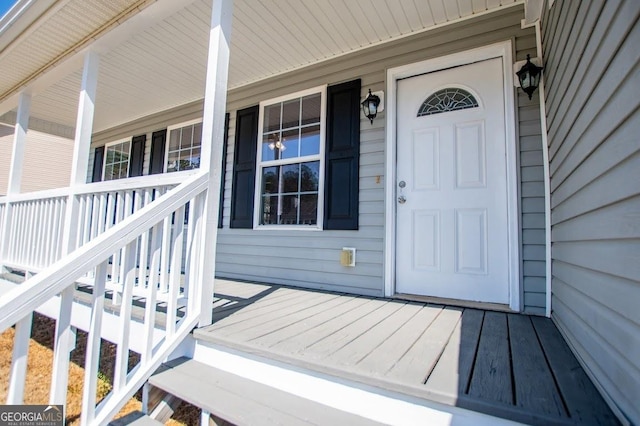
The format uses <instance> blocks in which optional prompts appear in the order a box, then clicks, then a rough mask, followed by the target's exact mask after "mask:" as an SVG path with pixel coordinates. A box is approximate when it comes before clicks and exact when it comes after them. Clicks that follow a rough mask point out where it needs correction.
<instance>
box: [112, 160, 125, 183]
mask: <svg viewBox="0 0 640 426" xmlns="http://www.w3.org/2000/svg"><path fill="white" fill-rule="evenodd" d="M128 166H129V163H125V162H122V163H120V175H119V176H118V179H122V178H126V177H127V174H128V171H129V170H128V168H129V167H128ZM114 169H115V168H114Z"/></svg>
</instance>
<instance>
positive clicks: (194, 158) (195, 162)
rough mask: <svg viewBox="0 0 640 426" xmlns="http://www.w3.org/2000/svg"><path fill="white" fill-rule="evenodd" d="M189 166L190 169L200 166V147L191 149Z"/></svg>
mask: <svg viewBox="0 0 640 426" xmlns="http://www.w3.org/2000/svg"><path fill="white" fill-rule="evenodd" d="M191 168H192V169H199V168H200V147H199V146H198V147H197V148H193V149H192V150H191Z"/></svg>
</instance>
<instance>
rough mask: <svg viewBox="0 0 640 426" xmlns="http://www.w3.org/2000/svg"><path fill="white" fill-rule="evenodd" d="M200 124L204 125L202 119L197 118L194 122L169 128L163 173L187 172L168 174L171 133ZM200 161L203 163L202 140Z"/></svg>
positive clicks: (190, 121) (186, 122)
mask: <svg viewBox="0 0 640 426" xmlns="http://www.w3.org/2000/svg"><path fill="white" fill-rule="evenodd" d="M198 123H202V118H196V119H193V120H189V121H183V122H182V123H178V124H173V125H171V126H167V136H166V138H167V140H166V143H165V148H164V168H163V169H162V170H163V171H162V173H180V172H184V171H185V170H176V171H175V172H167V163H168V162H169V145H170V141H171V131H172V130H175V129H181V128H183V127H187V126H193V125H194V124H198ZM200 161H201V162H202V139H201V140H200ZM198 168H199V167H198ZM187 171H188V170H187Z"/></svg>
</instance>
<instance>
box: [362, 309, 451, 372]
mask: <svg viewBox="0 0 640 426" xmlns="http://www.w3.org/2000/svg"><path fill="white" fill-rule="evenodd" d="M441 311H442V307H433V306H423V307H422V309H420V311H419V312H418V313H417V314H416V315H415V316H414V317H413V318H412V319H411V323H410V324H406V325H405V326H404V327H402V328H401V329H399V330H398V332H397V333H394V334H393V335H391V336H390V337H389V338H388V339H386V340H385V341H384V342H382V344H380V345H379V346H378V347H377V348H375V349H373V350H372V351H371V352H370V353H369V354H368V355H367V356H365V357H364V358H363V359H362V360H361V361H360V362H359V363H358V364H357V368H358V370H361V371H363V372H364V373H365V374H369V375H383V374H385V373H386V372H387V371H389V370H390V369H391V367H393V366H394V365H395V364H396V362H398V360H399V359H400V358H401V357H402V356H403V355H404V354H405V353H406V352H407V351H408V350H409V348H411V346H412V345H413V344H414V342H415V341H416V340H418V338H419V337H420V336H421V335H422V333H424V331H425V330H426V329H427V328H428V327H429V326H430V325H431V323H432V322H433V321H434V320H435V319H436V318H437V317H438V315H439V314H440V313H441Z"/></svg>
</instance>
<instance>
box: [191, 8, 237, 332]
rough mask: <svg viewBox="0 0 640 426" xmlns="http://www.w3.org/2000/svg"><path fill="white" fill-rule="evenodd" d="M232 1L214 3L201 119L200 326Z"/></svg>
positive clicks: (207, 284) (212, 234)
mask: <svg viewBox="0 0 640 426" xmlns="http://www.w3.org/2000/svg"><path fill="white" fill-rule="evenodd" d="M232 18H233V0H212V10H211V30H210V33H209V55H208V61H207V80H206V86H205V95H204V111H203V119H202V162H201V167H202V168H203V169H204V170H206V171H207V172H209V187H208V190H207V199H206V202H205V208H204V219H205V221H204V228H203V230H202V233H201V234H200V238H201V251H200V253H201V255H200V257H199V259H198V262H199V264H200V265H199V269H200V274H199V277H198V279H199V281H200V285H199V286H198V287H199V292H200V294H192V295H191V297H197V298H199V300H200V301H201V302H200V323H199V325H200V326H205V325H209V324H211V302H212V300H213V281H214V277H215V263H216V262H215V260H216V243H217V237H218V209H219V208H220V206H219V204H220V180H221V179H223V178H224V177H223V176H221V173H220V171H221V167H220V165H221V163H222V148H223V146H224V144H225V143H226V142H227V141H225V140H224V115H225V111H226V106H227V80H228V75H229V46H230V42H231V41H230V39H231V22H232Z"/></svg>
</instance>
